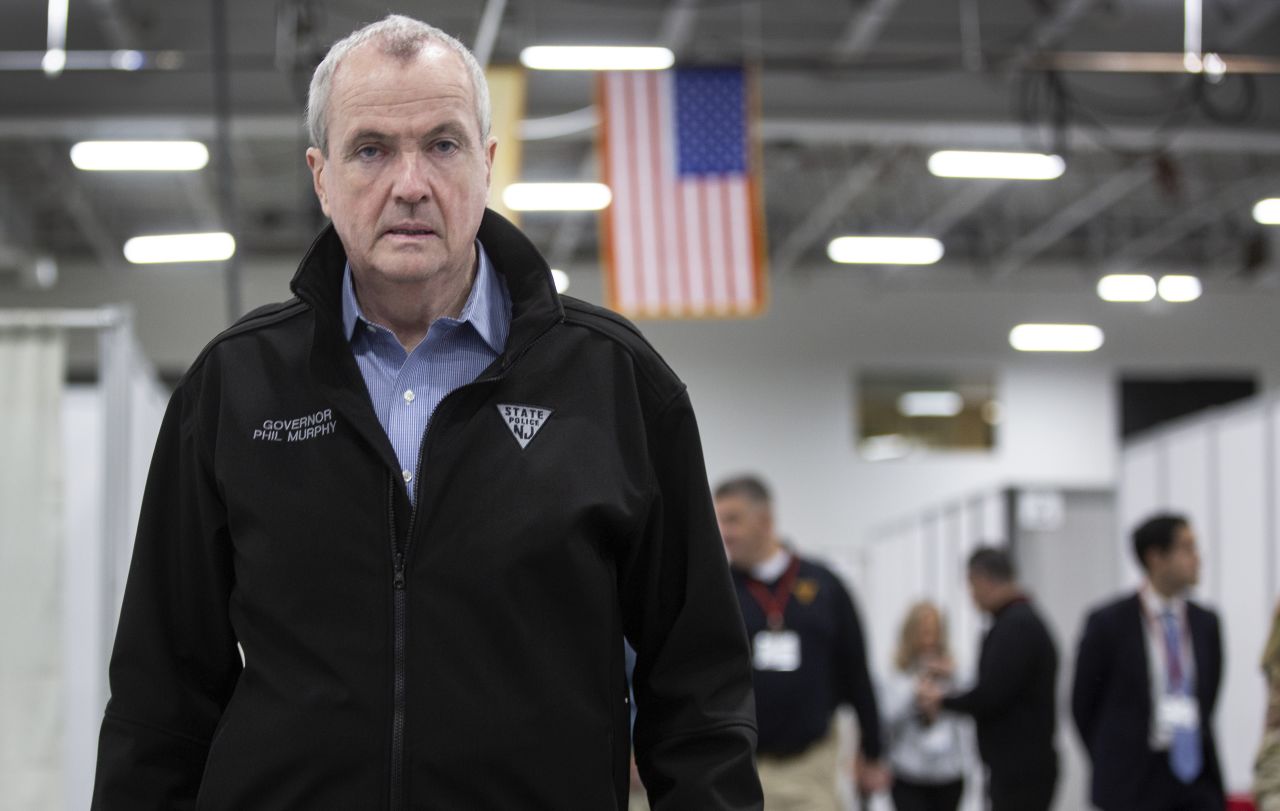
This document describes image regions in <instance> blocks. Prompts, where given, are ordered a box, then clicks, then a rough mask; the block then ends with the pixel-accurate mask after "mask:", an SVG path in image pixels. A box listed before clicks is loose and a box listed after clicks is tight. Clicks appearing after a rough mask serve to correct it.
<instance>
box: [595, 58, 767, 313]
mask: <svg viewBox="0 0 1280 811" xmlns="http://www.w3.org/2000/svg"><path fill="white" fill-rule="evenodd" d="M600 98H601V107H602V109H603V111H604V116H603V121H604V127H603V147H602V149H601V154H602V155H603V157H604V176H605V182H606V183H607V184H608V185H609V187H610V189H611V190H612V191H613V202H612V203H611V204H610V206H609V208H607V209H606V210H605V213H604V224H605V228H604V233H605V240H604V242H605V251H604V254H605V257H604V264H605V268H606V279H607V285H606V297H607V300H608V304H609V306H610V307H611V308H612V309H615V310H617V311H618V312H621V313H623V314H625V315H628V316H631V317H636V318H690V317H695V318H696V317H732V316H749V315H758V314H759V313H760V312H762V311H763V309H764V302H765V285H764V259H763V257H764V228H763V223H762V219H763V218H762V216H761V214H760V185H759V181H758V167H757V166H756V164H757V162H758V161H757V157H756V154H755V152H754V150H753V149H752V141H751V120H750V117H749V110H750V107H751V99H750V96H749V85H748V81H747V76H746V73H745V71H743V70H741V69H737V68H692V69H677V70H668V71H629V72H618V73H604V74H602V75H601V77H600Z"/></svg>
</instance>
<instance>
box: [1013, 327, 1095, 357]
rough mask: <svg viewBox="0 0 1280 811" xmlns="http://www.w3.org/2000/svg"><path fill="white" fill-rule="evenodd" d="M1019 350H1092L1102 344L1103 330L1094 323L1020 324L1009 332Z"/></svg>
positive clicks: (1015, 347) (1014, 345)
mask: <svg viewBox="0 0 1280 811" xmlns="http://www.w3.org/2000/svg"><path fill="white" fill-rule="evenodd" d="M1009 344H1010V345H1011V346H1012V347H1013V348H1014V349H1016V350H1018V351H1019V352H1092V351H1094V350H1095V349H1097V348H1098V347H1100V346H1102V330H1100V329H1098V328H1097V327H1095V326H1093V325H1092V324H1019V325H1018V326H1016V327H1014V328H1013V329H1012V330H1010V332H1009Z"/></svg>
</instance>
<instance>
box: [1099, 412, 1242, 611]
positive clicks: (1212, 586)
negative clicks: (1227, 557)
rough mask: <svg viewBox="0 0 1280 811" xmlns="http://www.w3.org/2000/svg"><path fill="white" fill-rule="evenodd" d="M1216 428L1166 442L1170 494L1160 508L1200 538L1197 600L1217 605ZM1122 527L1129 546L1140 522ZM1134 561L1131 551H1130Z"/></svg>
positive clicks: (1193, 431) (1196, 430)
mask: <svg viewBox="0 0 1280 811" xmlns="http://www.w3.org/2000/svg"><path fill="white" fill-rule="evenodd" d="M1213 434H1214V431H1213V428H1212V426H1211V425H1197V426H1194V427H1192V428H1188V429H1184V430H1180V431H1175V432H1173V433H1171V434H1169V435H1168V436H1167V437H1165V438H1164V439H1163V442H1164V447H1165V449H1166V450H1165V453H1164V459H1166V460H1167V468H1166V470H1165V473H1164V477H1165V481H1167V482H1168V490H1167V492H1164V493H1161V494H1160V499H1159V502H1158V503H1157V508H1158V509H1162V510H1169V511H1170V512H1174V513H1179V514H1181V515H1185V516H1186V517H1187V519H1188V520H1189V521H1190V522H1191V526H1192V527H1194V528H1195V529H1196V530H1197V531H1198V532H1199V534H1200V536H1201V545H1202V548H1201V572H1200V586H1199V588H1198V589H1196V597H1197V598H1198V599H1202V600H1205V601H1207V602H1216V600H1217V598H1218V593H1219V592H1218V589H1217V587H1216V585H1217V581H1216V579H1215V574H1216V569H1217V561H1216V559H1217V557H1218V556H1217V554H1216V539H1214V538H1210V537H1208V533H1209V532H1210V531H1211V530H1213V529H1214V512H1215V511H1214V509H1213V507H1212V506H1211V505H1212V501H1211V498H1212V491H1213V489H1214V488H1215V487H1216V486H1217V485H1216V483H1215V479H1214V471H1215V470H1216V469H1217V468H1218V466H1219V461H1218V453H1217V450H1216V448H1215V447H1214V445H1213ZM1143 517H1145V516H1139V517H1138V518H1136V519H1135V520H1134V521H1133V522H1132V523H1130V524H1129V525H1127V526H1124V527H1122V528H1121V529H1122V531H1123V533H1124V541H1125V544H1126V546H1128V545H1129V535H1130V533H1131V532H1132V531H1133V529H1134V528H1135V527H1136V525H1137V523H1138V521H1140V520H1142V518H1143ZM1129 558H1130V560H1132V559H1133V553H1132V551H1130V552H1129Z"/></svg>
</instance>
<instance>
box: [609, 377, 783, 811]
mask: <svg viewBox="0 0 1280 811" xmlns="http://www.w3.org/2000/svg"><path fill="white" fill-rule="evenodd" d="M649 432H650V436H649V441H648V445H649V451H650V455H651V458H652V460H653V461H652V467H653V473H654V476H655V481H654V482H653V488H652V489H653V497H652V501H651V503H650V505H649V514H648V516H647V520H646V521H645V522H644V527H643V529H642V530H641V536H640V537H638V538H637V539H636V540H635V542H634V543H633V545H632V549H631V551H630V553H629V555H628V558H627V560H626V561H624V562H623V564H622V566H621V569H620V572H619V576H620V580H621V592H622V602H623V622H624V630H625V632H626V634H627V637H628V639H629V640H630V642H631V644H632V646H633V647H634V648H635V650H636V668H635V673H634V679H633V686H634V688H635V696H636V710H637V712H636V723H635V731H634V739H635V747H636V764H637V766H638V767H639V770H640V776H641V779H642V780H643V781H644V785H645V789H646V791H647V792H648V795H649V802H650V804H651V806H652V807H653V809H654V811H677V809H690V811H730V810H732V811H739V810H740V809H741V810H743V811H745V810H746V809H761V808H763V804H764V801H763V798H762V795H761V790H760V783H759V779H758V778H757V776H756V770H755V759H754V753H755V744H756V729H755V698H754V695H753V692H752V687H751V665H750V655H749V648H748V645H747V638H746V629H745V627H744V625H743V622H742V615H741V611H740V609H739V606H738V601H737V597H736V595H735V594H734V591H733V586H732V581H731V580H730V576H729V568H728V562H727V560H726V557H725V552H724V546H723V543H722V542H721V540H720V532H719V528H718V526H717V524H716V519H715V512H714V510H713V509H712V506H711V495H710V492H709V489H708V486H707V475H706V469H705V466H704V463H703V458H702V447H701V442H700V440H699V438H698V429H697V425H696V423H695V421H694V416H693V410H692V408H691V406H690V404H689V400H688V396H687V394H684V393H683V392H681V393H679V394H678V395H676V396H675V397H674V399H673V400H672V401H671V402H669V403H668V404H667V405H666V406H665V407H664V408H662V409H661V410H660V412H659V413H658V414H657V415H656V416H655V417H654V418H653V419H652V421H651V424H650V426H649Z"/></svg>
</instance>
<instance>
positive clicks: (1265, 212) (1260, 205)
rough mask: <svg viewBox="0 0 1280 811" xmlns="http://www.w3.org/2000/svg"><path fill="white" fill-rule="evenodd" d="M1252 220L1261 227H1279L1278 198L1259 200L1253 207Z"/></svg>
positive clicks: (1279, 200)
mask: <svg viewBox="0 0 1280 811" xmlns="http://www.w3.org/2000/svg"><path fill="white" fill-rule="evenodd" d="M1253 219H1254V220H1256V221H1257V222H1258V223H1260V224H1262V225H1280V197H1268V198H1267V199H1265V200H1259V201H1258V202H1257V205H1255V206H1254V207H1253Z"/></svg>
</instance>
